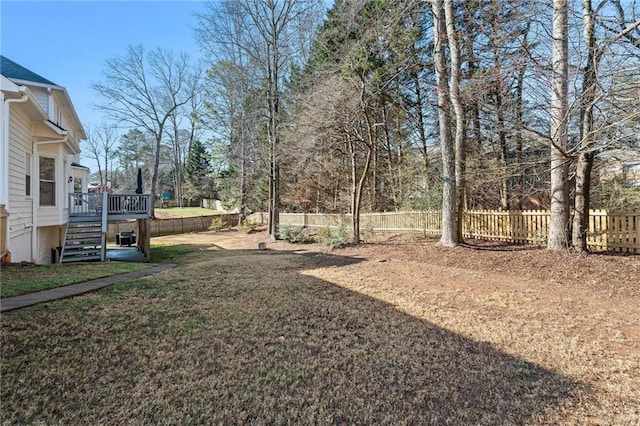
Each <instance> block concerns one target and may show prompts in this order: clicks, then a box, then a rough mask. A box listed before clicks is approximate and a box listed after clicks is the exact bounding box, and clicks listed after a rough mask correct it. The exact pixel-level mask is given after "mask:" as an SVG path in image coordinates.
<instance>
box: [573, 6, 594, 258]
mask: <svg viewBox="0 0 640 426" xmlns="http://www.w3.org/2000/svg"><path fill="white" fill-rule="evenodd" d="M594 18H595V16H594V12H593V7H592V4H591V0H582V22H583V24H584V39H585V43H586V46H587V51H588V54H587V63H586V65H585V67H584V70H583V78H582V102H581V105H582V108H581V111H580V113H581V114H580V118H581V123H580V124H581V126H580V153H579V154H578V162H577V164H576V182H575V201H574V203H575V204H574V214H573V230H572V244H573V247H574V248H575V249H576V250H577V251H579V252H584V251H587V231H588V226H589V198H590V197H589V195H590V189H591V169H592V168H593V157H594V154H593V144H594V138H593V104H594V102H595V97H596V96H595V95H596V80H597V73H598V60H599V55H598V53H597V44H596V35H595V31H594V21H595V19H594Z"/></svg>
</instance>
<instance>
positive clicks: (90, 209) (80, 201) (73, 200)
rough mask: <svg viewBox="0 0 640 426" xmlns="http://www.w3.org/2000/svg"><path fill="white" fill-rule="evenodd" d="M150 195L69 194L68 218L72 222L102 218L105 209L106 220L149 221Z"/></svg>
mask: <svg viewBox="0 0 640 426" xmlns="http://www.w3.org/2000/svg"><path fill="white" fill-rule="evenodd" d="M151 202H152V199H151V195H150V194H107V193H73V194H69V217H70V220H72V221H82V220H83V219H85V218H86V219H87V220H88V219H90V218H94V217H102V215H103V213H104V211H105V209H106V214H107V220H108V221H112V220H127V219H150V218H151Z"/></svg>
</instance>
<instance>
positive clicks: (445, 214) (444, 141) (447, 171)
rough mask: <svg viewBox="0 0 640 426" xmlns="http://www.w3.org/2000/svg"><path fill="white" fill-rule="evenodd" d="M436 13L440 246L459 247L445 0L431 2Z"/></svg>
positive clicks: (434, 25) (434, 36)
mask: <svg viewBox="0 0 640 426" xmlns="http://www.w3.org/2000/svg"><path fill="white" fill-rule="evenodd" d="M431 8H432V12H433V63H434V68H435V72H436V86H437V90H438V123H439V128H440V149H441V155H442V236H441V237H440V241H439V242H438V244H439V245H442V246H445V247H452V246H455V245H456V244H457V243H456V238H457V231H456V201H455V197H456V183H455V150H454V142H453V139H452V137H451V112H450V108H451V97H450V95H449V88H448V86H447V60H446V54H445V49H446V47H445V46H446V40H447V29H446V18H445V5H444V2H443V0H433V1H432V2H431Z"/></svg>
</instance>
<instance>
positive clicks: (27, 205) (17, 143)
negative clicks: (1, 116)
mask: <svg viewBox="0 0 640 426" xmlns="http://www.w3.org/2000/svg"><path fill="white" fill-rule="evenodd" d="M10 111H11V112H10V124H9V138H10V141H11V143H10V144H9V170H8V177H9V205H8V206H7V210H8V211H9V214H10V216H9V249H10V250H11V253H12V260H13V261H15V262H21V261H31V230H32V229H33V193H34V191H35V188H34V185H33V182H34V181H33V168H32V172H31V173H32V177H31V182H32V185H31V196H27V195H26V185H25V183H26V181H25V153H27V154H30V155H31V154H32V144H31V143H32V141H31V119H30V118H29V117H28V115H27V114H26V113H25V111H24V109H23V108H22V106H21V105H19V104H14V105H12V106H11V110H10ZM36 188H37V187H36Z"/></svg>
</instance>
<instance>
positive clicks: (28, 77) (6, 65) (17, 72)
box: [0, 55, 57, 86]
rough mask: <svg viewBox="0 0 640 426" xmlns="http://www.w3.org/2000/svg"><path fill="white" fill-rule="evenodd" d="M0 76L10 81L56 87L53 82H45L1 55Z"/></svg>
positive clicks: (40, 77) (45, 80) (44, 79)
mask: <svg viewBox="0 0 640 426" xmlns="http://www.w3.org/2000/svg"><path fill="white" fill-rule="evenodd" d="M0 74H2V75H4V76H5V77H7V78H10V79H15V80H24V81H30V82H33V83H40V84H47V85H51V86H57V84H55V83H54V82H53V81H51V80H47V79H46V78H44V77H42V76H40V75H38V74H36V73H35V72H33V71H31V70H29V69H27V68H25V67H23V66H22V65H20V64H17V63H15V62H13V61H12V60H11V59H9V58H7V57H5V56H2V55H0Z"/></svg>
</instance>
